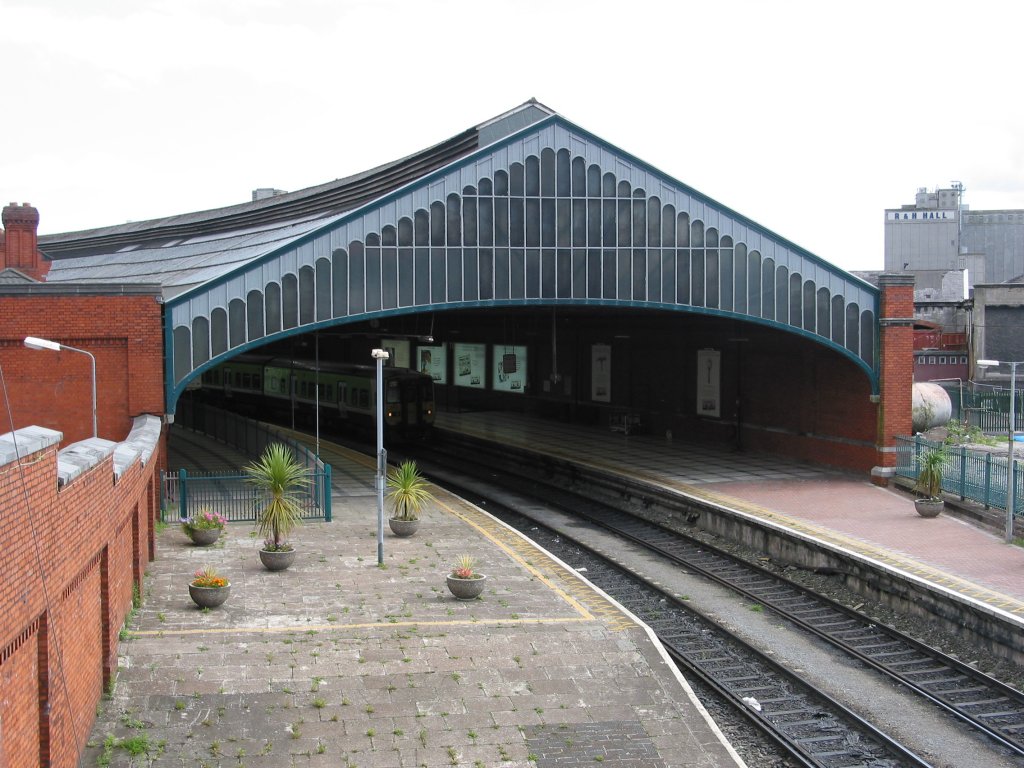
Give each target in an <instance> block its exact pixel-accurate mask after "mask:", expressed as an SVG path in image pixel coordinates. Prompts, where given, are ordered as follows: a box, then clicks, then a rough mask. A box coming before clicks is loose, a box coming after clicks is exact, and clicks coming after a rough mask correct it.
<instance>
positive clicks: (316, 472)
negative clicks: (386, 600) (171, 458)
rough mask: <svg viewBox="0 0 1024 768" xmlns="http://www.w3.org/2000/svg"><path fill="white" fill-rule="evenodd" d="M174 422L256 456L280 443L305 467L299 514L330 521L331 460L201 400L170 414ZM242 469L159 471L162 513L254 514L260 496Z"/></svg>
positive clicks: (269, 428) (230, 518) (238, 516)
mask: <svg viewBox="0 0 1024 768" xmlns="http://www.w3.org/2000/svg"><path fill="white" fill-rule="evenodd" d="M175 416H176V418H175V421H176V423H177V424H178V425H179V426H183V427H185V428H186V429H191V430H193V431H194V432H200V433H202V434H204V435H206V436H207V437H211V438H213V439H215V440H219V441H220V442H222V443H224V444H226V445H230V446H231V447H232V448H235V449H236V450H238V451H239V452H241V453H244V454H245V455H247V456H249V457H252V458H256V457H258V456H259V455H260V454H262V453H263V451H264V450H265V449H266V447H267V446H268V445H270V444H271V443H284V444H285V445H287V446H288V447H289V448H291V449H292V452H293V453H294V455H295V458H296V459H297V460H298V461H299V462H300V463H301V464H302V465H303V466H304V467H305V469H306V472H307V474H308V477H309V481H310V482H309V484H308V486H307V487H306V488H304V489H302V490H301V491H300V492H299V493H298V494H296V495H297V498H298V499H299V503H300V505H301V507H302V510H303V512H302V518H303V519H307V520H324V521H325V522H328V523H329V522H331V465H330V464H327V463H326V462H324V461H321V460H320V458H319V457H318V456H317V455H316V454H315V453H314V452H313V451H311V450H309V449H308V448H307V447H306V446H305V445H303V444H302V443H300V442H297V441H295V440H292V439H291V438H289V437H287V436H285V435H282V434H280V433H279V432H277V431H276V430H275V429H274V428H273V427H272V426H270V425H267V424H263V423H261V422H258V421H253V420H252V419H247V418H245V417H244V416H239V415H238V414H235V413H231V412H230V411H224V410H221V409H219V408H213V407H211V406H208V405H205V404H193V403H188V404H187V405H184V407H179V408H178V412H177V414H176V415H175ZM245 477H246V476H245V473H244V472H237V473H223V472H189V471H186V470H184V469H179V470H177V471H172V472H169V473H163V472H162V473H161V481H162V488H163V499H162V501H163V503H162V504H161V509H163V510H164V514H165V515H173V514H174V512H175V511H177V514H178V517H179V518H184V517H188V516H189V515H191V514H193V513H194V512H196V511H197V510H199V509H203V508H208V509H211V510H213V511H215V512H220V513H221V514H222V515H224V517H226V518H227V519H228V521H229V522H235V521H247V520H255V519H256V510H257V508H258V506H259V504H260V503H261V502H262V499H261V498H260V497H259V494H258V492H257V491H256V489H255V488H254V487H253V486H251V485H249V484H248V483H246V482H245Z"/></svg>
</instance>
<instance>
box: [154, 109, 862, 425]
mask: <svg viewBox="0 0 1024 768" xmlns="http://www.w3.org/2000/svg"><path fill="white" fill-rule="evenodd" d="M514 305H523V306H527V305H592V306H593V307H594V311H595V312H599V311H600V307H607V306H619V307H650V308H652V309H658V310H665V309H676V310H680V311H685V312H699V313H705V314H711V315H718V316H723V317H731V318H736V319H740V320H745V321H748V322H755V323H759V324H767V325H771V326H774V327H777V328H780V329H782V330H786V331H789V332H793V333H797V334H799V335H802V336H806V337H810V338H812V339H813V340H815V341H817V342H819V343H821V344H823V345H825V346H828V347H830V348H833V349H835V350H836V351H837V352H839V353H840V354H843V355H845V356H847V357H849V358H851V359H853V360H854V361H855V362H856V363H857V364H858V365H859V366H860V367H861V368H862V369H863V370H864V371H865V374H866V375H867V376H868V377H869V378H870V380H871V387H872V391H875V392H877V382H878V375H877V373H878V361H877V339H878V291H877V289H876V288H874V287H873V286H871V285H869V284H868V283H865V282H863V281H862V280H859V279H858V278H856V277H854V276H852V275H850V274H848V273H846V272H844V271H843V270H841V269H839V268H838V267H835V266H833V265H831V264H829V263H828V262H826V261H824V260H822V259H820V258H819V257H817V256H815V255H813V254H811V253H809V252H807V251H804V250H803V249H801V248H799V247H798V246H796V245H794V244H792V243H790V242H788V241H786V240H785V239H783V238H780V237H779V236H777V235H774V234H773V233H771V232H770V231H768V230H766V229H764V228H762V227H760V226H759V225H757V224H755V223H754V222H752V221H750V220H748V219H746V218H745V217H743V216H741V215H739V214H737V213H735V212H733V211H731V210H729V209H728V208H726V207H724V206H721V205H719V204H717V203H716V202H714V201H713V200H710V199H708V198H706V197H704V196H703V195H701V194H700V193H698V192H696V191H695V190H693V189H690V188H689V187H687V186H685V185H684V184H681V183H680V182H677V181H674V180H673V179H671V178H668V177H667V176H665V175H664V174H662V173H660V172H658V171H657V170H655V169H653V168H651V167H649V166H647V165H646V164H644V163H643V162H641V161H639V160H637V159H636V158H634V157H632V156H630V155H628V154H626V153H624V152H622V151H621V150H618V149H616V148H615V147H613V146H611V145H609V144H607V143H606V142H604V141H602V140H601V139H599V138H597V137H595V136H593V135H591V134H589V133H587V132H585V131H583V130H582V129H580V128H578V127H576V126H574V125H572V124H571V123H568V122H566V121H565V120H564V119H563V118H561V117H559V116H557V115H554V116H551V117H548V118H547V119H545V120H542V121H540V122H538V123H535V124H533V125H531V126H529V127H527V128H525V129H523V130H521V131H519V132H517V133H515V134H513V135H511V136H509V137H507V138H505V139H503V140H501V141H499V142H497V143H494V144H491V145H489V146H486V147H483V148H481V149H479V150H477V151H476V152H474V153H472V154H470V155H468V156H466V157H464V158H461V159H459V160H458V161H456V162H454V163H452V164H451V165H449V166H446V167H444V168H441V169H440V170H437V171H434V172H432V173H430V174H429V175H426V176H424V177H423V178H421V179H419V180H417V181H415V182H413V183H410V184H408V185H406V186H404V187H401V188H400V189H398V190H396V191H394V192H392V193H390V194H387V195H385V196H383V197H381V198H379V199H377V200H374V201H372V202H370V203H368V204H366V205H363V206H361V207H360V208H357V209H355V210H353V211H349V212H346V213H344V214H342V215H340V216H338V217H336V218H334V219H332V220H329V221H328V222H326V223H325V224H324V225H322V226H320V227H319V228H317V229H315V230H313V231H311V232H309V233H307V234H304V235H303V236H301V237H299V238H297V239H295V240H294V241H292V242H288V243H286V244H284V245H281V246H279V247H276V248H275V249H274V250H272V251H270V252H268V253H266V254H264V255H262V256H260V257H259V258H256V259H254V260H253V261H251V262H250V263H248V264H246V265H244V266H241V267H238V268H236V269H234V270H233V271H232V272H230V273H229V274H226V275H224V276H222V277H219V278H217V279H215V280H212V281H210V282H208V283H206V284H204V285H201V286H198V287H197V288H194V289H192V290H189V291H188V292H186V293H183V294H181V295H179V296H176V297H174V298H173V299H171V300H169V301H168V302H167V313H166V318H167V320H166V322H167V334H166V339H167V342H166V343H167V371H168V374H167V376H168V381H167V398H168V402H167V405H168V412H173V411H174V404H175V402H176V400H177V397H178V395H179V394H180V393H181V391H182V390H183V389H184V387H185V385H186V384H187V383H188V381H189V380H190V379H192V378H194V377H195V376H196V375H197V374H198V373H199V372H200V371H201V370H203V369H205V368H208V367H210V366H212V365H216V364H218V363H219V362H222V361H224V360H227V359H228V358H230V357H232V356H233V355H234V354H236V353H238V352H240V351H243V350H244V349H250V348H252V347H256V346H260V345H262V344H265V343H269V342H271V341H273V340H275V339H278V338H282V337H284V336H290V335H293V334H296V333H304V332H306V331H311V330H313V329H315V328H321V327H325V326H329V325H340V324H346V323H351V322H357V321H360V320H364V319H368V318H373V317H384V316H387V315H393V314H405V313H411V312H432V311H439V310H445V309H457V308H461V307H487V306H496V307H497V306H514Z"/></svg>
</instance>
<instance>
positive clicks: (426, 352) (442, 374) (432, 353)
mask: <svg viewBox="0 0 1024 768" xmlns="http://www.w3.org/2000/svg"><path fill="white" fill-rule="evenodd" d="M416 370H418V371H419V372H420V373H426V374H428V375H429V376H430V378H432V379H433V380H434V381H435V382H436V383H437V384H447V383H448V349H447V347H445V346H444V345H443V344H442V345H440V346H436V347H417V348H416Z"/></svg>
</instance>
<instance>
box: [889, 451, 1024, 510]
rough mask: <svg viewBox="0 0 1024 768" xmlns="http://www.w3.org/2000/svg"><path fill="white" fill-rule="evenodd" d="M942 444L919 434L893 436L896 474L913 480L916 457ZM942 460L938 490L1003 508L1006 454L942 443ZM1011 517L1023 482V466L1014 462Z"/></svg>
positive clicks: (1017, 506) (916, 470) (917, 467)
mask: <svg viewBox="0 0 1024 768" xmlns="http://www.w3.org/2000/svg"><path fill="white" fill-rule="evenodd" d="M942 446H943V443H941V442H934V441H931V440H925V439H924V438H923V437H897V438H896V474H897V475H898V476H899V477H905V478H909V479H910V480H916V479H917V475H918V473H919V472H920V461H919V457H920V456H921V454H922V453H924V452H925V451H927V450H928V449H929V448H941V447H942ZM945 454H946V460H945V462H944V463H943V467H942V490H943V491H944V492H946V493H949V494H952V495H954V496H959V497H960V498H961V499H962V500H963V499H970V500H971V501H975V502H977V503H979V504H983V505H984V506H985V507H986V508H987V507H998V508H1000V509H1006V456H1005V455H1001V454H998V453H997V454H992V453H988V452H986V451H972V450H968V449H967V448H965V447H963V446H955V445H947V446H945ZM1013 476H1014V489H1015V492H1014V510H1013V514H1014V516H1018V515H1020V514H1021V510H1022V507H1024V500H1022V499H1021V493H1020V489H1021V487H1022V485H1024V482H1022V481H1024V467H1022V466H1021V463H1020V462H1014V467H1013Z"/></svg>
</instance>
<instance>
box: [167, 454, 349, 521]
mask: <svg viewBox="0 0 1024 768" xmlns="http://www.w3.org/2000/svg"><path fill="white" fill-rule="evenodd" d="M309 481H310V482H309V485H308V487H306V488H303V489H300V490H299V491H298V492H296V494H295V498H296V500H297V501H298V503H299V506H300V507H301V508H302V519H303V520H324V521H325V522H328V523H329V522H330V521H331V501H330V499H331V496H330V488H331V467H330V465H329V464H328V465H325V468H324V470H323V471H320V472H316V471H313V472H311V473H310V474H309ZM163 489H164V504H163V509H164V510H165V514H167V515H173V514H174V511H175V510H177V514H178V517H179V518H183V517H188V516H189V515H192V514H194V513H196V512H197V511H199V510H202V509H209V510H211V511H212V512H219V513H220V514H222V515H223V516H224V517H225V518H227V521H228V522H229V523H235V522H245V521H255V520H256V518H257V516H258V515H259V512H260V510H261V509H262V508H263V507H264V505H265V504H266V501H267V499H266V496H265V495H264V494H263V493H262V492H261V491H260V490H258V489H257V488H255V487H254V486H253V485H251V484H250V483H247V482H246V475H245V474H244V473H234V474H223V473H215V472H189V471H187V470H184V469H179V470H178V473H177V474H176V475H175V474H170V475H165V476H164V477H163Z"/></svg>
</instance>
